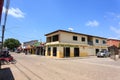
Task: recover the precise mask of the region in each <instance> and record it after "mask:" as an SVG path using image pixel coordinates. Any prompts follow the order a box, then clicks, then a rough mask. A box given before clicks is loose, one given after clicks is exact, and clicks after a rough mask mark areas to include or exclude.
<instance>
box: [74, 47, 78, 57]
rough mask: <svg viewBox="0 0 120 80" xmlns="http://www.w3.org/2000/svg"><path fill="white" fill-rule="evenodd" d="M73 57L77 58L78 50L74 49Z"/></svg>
mask: <svg viewBox="0 0 120 80" xmlns="http://www.w3.org/2000/svg"><path fill="white" fill-rule="evenodd" d="M74 57H79V48H74Z"/></svg>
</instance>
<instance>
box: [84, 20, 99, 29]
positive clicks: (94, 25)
mask: <svg viewBox="0 0 120 80" xmlns="http://www.w3.org/2000/svg"><path fill="white" fill-rule="evenodd" d="M86 26H90V27H97V26H99V22H98V21H96V20H93V21H88V22H87V23H86Z"/></svg>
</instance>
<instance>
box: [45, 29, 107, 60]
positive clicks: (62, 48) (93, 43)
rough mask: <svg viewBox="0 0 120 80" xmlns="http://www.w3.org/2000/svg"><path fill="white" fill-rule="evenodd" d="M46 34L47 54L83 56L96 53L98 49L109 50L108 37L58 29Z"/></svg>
mask: <svg viewBox="0 0 120 80" xmlns="http://www.w3.org/2000/svg"><path fill="white" fill-rule="evenodd" d="M45 36H46V52H45V54H46V56H52V57H58V58H63V57H82V56H90V55H96V53H97V52H98V51H101V50H107V49H108V48H107V47H108V46H107V44H106V43H107V38H103V37H98V36H92V35H87V34H81V33H76V32H71V31H65V30H57V31H54V32H51V33H48V34H46V35H45Z"/></svg>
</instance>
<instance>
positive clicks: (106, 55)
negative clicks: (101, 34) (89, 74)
mask: <svg viewBox="0 0 120 80" xmlns="http://www.w3.org/2000/svg"><path fill="white" fill-rule="evenodd" d="M97 57H110V52H108V51H106V50H104V51H100V52H98V53H97Z"/></svg>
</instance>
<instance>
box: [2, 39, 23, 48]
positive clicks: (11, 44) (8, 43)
mask: <svg viewBox="0 0 120 80" xmlns="http://www.w3.org/2000/svg"><path fill="white" fill-rule="evenodd" d="M20 45H21V44H20V42H19V40H17V39H14V38H8V39H5V41H4V47H7V48H9V49H10V50H14V48H17V47H19V46H20Z"/></svg>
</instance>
